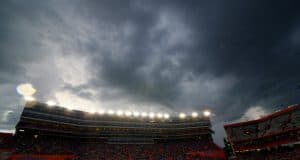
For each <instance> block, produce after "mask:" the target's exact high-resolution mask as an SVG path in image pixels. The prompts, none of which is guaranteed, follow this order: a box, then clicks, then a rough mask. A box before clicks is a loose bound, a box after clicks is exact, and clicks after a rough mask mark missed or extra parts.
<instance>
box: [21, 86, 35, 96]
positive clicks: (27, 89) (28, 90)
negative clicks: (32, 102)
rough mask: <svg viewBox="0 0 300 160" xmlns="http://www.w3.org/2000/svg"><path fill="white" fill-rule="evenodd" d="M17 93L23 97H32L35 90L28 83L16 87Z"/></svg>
mask: <svg viewBox="0 0 300 160" xmlns="http://www.w3.org/2000/svg"><path fill="white" fill-rule="evenodd" d="M17 92H18V93H19V94H20V95H22V96H24V97H26V96H33V95H34V93H35V92H36V89H35V88H34V87H33V86H32V84H30V83H23V84H20V85H18V86H17Z"/></svg>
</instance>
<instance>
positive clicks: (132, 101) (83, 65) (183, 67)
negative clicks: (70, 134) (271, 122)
mask: <svg viewBox="0 0 300 160" xmlns="http://www.w3.org/2000/svg"><path fill="white" fill-rule="evenodd" d="M298 6H299V4H298V3H297V2H296V1H285V2H277V1H272V2H267V1H264V2H261V1H247V2H246V1H243V2H241V1H230V2H226V3H225V2H224V1H209V2H204V1H201V2H200V1H192V0H191V1H188V2H183V1H126V2H125V1H106V0H103V1H79V0H78V1H72V4H71V3H70V2H68V1H47V2H40V1H26V2H23V1H17V0H16V1H2V2H1V9H0V20H1V22H2V24H3V25H1V26H0V53H1V58H0V73H1V74H0V89H1V90H0V95H1V98H0V102H1V108H2V109H1V111H0V116H1V117H4V116H6V119H7V118H9V117H12V119H10V121H1V122H0V127H1V128H3V129H11V128H13V126H14V123H16V121H17V120H18V116H17V115H18V114H20V111H21V110H22V107H20V100H19V99H20V97H18V96H17V95H16V93H15V86H16V85H17V84H18V83H23V82H31V83H33V84H34V85H35V86H36V88H38V93H37V96H38V98H39V99H41V100H46V99H49V98H50V99H55V100H56V101H61V103H63V104H65V105H75V104H74V103H76V104H78V105H79V106H78V107H81V108H84V106H85V107H86V106H92V107H94V108H100V107H102V108H118V107H119V106H123V107H124V108H129V109H143V110H144V109H146V110H163V111H191V110H202V109H204V108H210V109H212V110H213V112H215V114H216V116H215V117H213V122H214V123H215V124H216V126H215V127H214V128H215V129H216V131H217V133H216V135H217V136H216V138H217V139H218V142H219V143H222V142H221V137H222V136H224V132H223V129H222V128H221V127H222V125H223V124H224V123H226V122H230V121H234V120H236V119H239V118H241V116H242V115H244V113H245V112H246V111H247V110H248V109H249V108H251V107H253V106H261V107H264V108H265V109H266V110H268V111H274V110H276V109H279V108H282V107H284V106H286V105H289V104H293V103H299V102H298V101H299V100H298V97H299V95H300V90H299V85H300V75H299V73H298V70H297V69H298V68H299V67H300V63H299V56H300V54H299V53H300V48H299V43H300V39H299V34H300V23H299V22H300V21H299V17H300V16H299V9H298ZM62 97H64V98H62ZM63 99H77V100H73V101H68V102H63V101H62V100H63ZM18 106H19V107H18ZM87 108H89V107H87ZM8 111H13V113H14V114H11V113H12V112H10V114H7V112H8ZM8 115H9V116H8ZM7 116H8V117H7ZM0 119H1V118H0ZM2 119H3V118H2Z"/></svg>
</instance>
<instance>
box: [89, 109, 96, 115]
mask: <svg viewBox="0 0 300 160" xmlns="http://www.w3.org/2000/svg"><path fill="white" fill-rule="evenodd" d="M88 112H89V113H90V114H95V113H96V111H95V109H91V110H89V111H88Z"/></svg>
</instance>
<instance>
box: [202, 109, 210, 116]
mask: <svg viewBox="0 0 300 160" xmlns="http://www.w3.org/2000/svg"><path fill="white" fill-rule="evenodd" d="M203 115H204V116H205V117H209V116H210V115H211V112H210V111H209V110H205V111H203Z"/></svg>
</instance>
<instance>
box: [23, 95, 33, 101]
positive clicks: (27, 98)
mask: <svg viewBox="0 0 300 160" xmlns="http://www.w3.org/2000/svg"><path fill="white" fill-rule="evenodd" d="M24 100H25V101H26V102H33V101H35V98H34V97H32V96H24Z"/></svg>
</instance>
